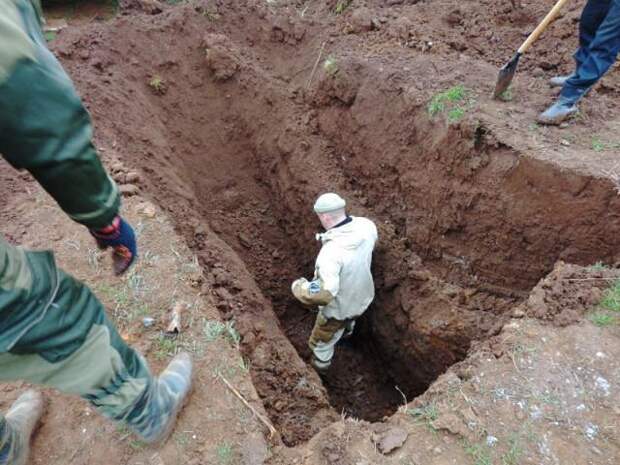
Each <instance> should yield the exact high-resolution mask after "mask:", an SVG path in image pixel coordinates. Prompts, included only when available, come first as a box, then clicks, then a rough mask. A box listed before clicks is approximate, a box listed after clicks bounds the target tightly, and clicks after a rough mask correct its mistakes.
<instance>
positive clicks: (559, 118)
mask: <svg viewBox="0 0 620 465" xmlns="http://www.w3.org/2000/svg"><path fill="white" fill-rule="evenodd" d="M578 111H579V109H578V108H577V105H576V102H575V101H573V100H571V99H567V98H564V97H560V98H558V100H557V101H556V102H555V103H554V104H553V105H551V106H550V107H549V108H547V109H546V110H545V111H544V112H543V113H541V114H540V115H538V119H537V121H538V122H539V123H541V124H551V125H558V124H560V123H561V122H563V121H565V120H566V119H568V118H570V117H571V116H573V115H574V114H576V113H577V112H578Z"/></svg>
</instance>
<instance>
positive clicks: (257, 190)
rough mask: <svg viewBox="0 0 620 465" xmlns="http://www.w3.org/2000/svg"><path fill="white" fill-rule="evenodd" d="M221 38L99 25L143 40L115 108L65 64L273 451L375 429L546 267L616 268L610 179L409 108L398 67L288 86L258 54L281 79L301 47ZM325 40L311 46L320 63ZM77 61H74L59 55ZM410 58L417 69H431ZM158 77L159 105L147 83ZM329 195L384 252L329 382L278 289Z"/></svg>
mask: <svg viewBox="0 0 620 465" xmlns="http://www.w3.org/2000/svg"><path fill="white" fill-rule="evenodd" d="M252 17H253V16H252ZM200 21H202V22H200ZM213 27H214V26H213V25H212V24H211V23H209V22H208V20H207V19H204V18H201V17H199V18H198V19H196V15H195V11H194V10H193V9H190V8H186V9H181V8H180V9H177V10H175V12H173V13H171V14H170V15H169V16H166V17H157V16H156V17H148V18H138V19H136V20H135V21H134V22H133V23H132V22H127V21H125V22H118V23H117V24H115V25H114V28H112V29H111V30H105V31H104V30H103V28H102V29H101V30H100V31H97V32H95V33H94V36H93V37H95V38H94V41H95V42H100V43H105V44H106V47H107V48H108V49H110V50H112V51H113V52H114V53H116V54H118V55H119V56H122V51H123V50H125V49H126V48H127V43H126V41H125V39H124V37H125V36H127V37H136V44H138V43H139V44H140V47H133V45H132V46H131V47H132V53H133V54H135V55H136V56H137V57H138V58H139V59H137V58H136V59H134V60H133V61H132V62H131V63H130V64H129V65H128V66H126V67H125V66H124V67H118V68H114V73H116V74H115V75H114V76H115V77H114V79H115V81H118V82H122V83H123V86H122V87H120V88H119V91H118V95H116V94H115V93H114V92H110V90H109V88H108V87H107V85H108V84H109V82H111V81H109V80H107V81H106V80H103V81H102V82H99V81H98V80H96V79H93V78H92V75H91V74H92V72H93V71H90V68H88V67H89V66H90V64H88V63H86V64H85V65H84V66H82V65H80V64H79V63H78V64H76V63H75V62H70V63H69V64H70V65H71V66H72V71H73V76H74V77H75V78H76V79H77V80H78V82H80V83H81V86H82V87H83V88H85V89H87V90H88V94H89V95H87V97H88V99H89V104H90V108H91V111H92V112H93V114H94V116H95V119H96V121H99V127H100V128H101V127H102V126H105V125H106V124H108V125H109V126H108V127H104V128H103V129H100V130H102V131H103V132H104V133H106V135H107V137H108V139H109V140H118V142H119V143H120V146H121V147H126V148H127V150H128V155H127V161H128V162H129V163H130V164H133V165H135V166H136V167H139V168H141V169H142V171H143V172H144V173H145V174H146V177H147V188H148V191H149V193H150V194H151V195H152V196H153V197H154V199H155V200H156V201H157V202H158V203H159V204H160V205H161V206H162V207H164V208H165V209H167V210H168V212H169V216H170V217H171V218H173V221H174V222H175V224H176V226H177V228H178V230H179V231H180V232H181V233H182V234H183V235H184V237H185V238H186V240H187V242H188V245H189V246H190V247H191V248H192V249H193V250H194V251H195V253H196V254H197V256H198V258H199V260H200V263H201V264H202V266H203V268H204V271H205V277H206V280H207V282H206V287H205V291H206V292H210V293H212V294H213V297H214V302H215V304H216V305H217V307H218V309H219V310H220V312H221V313H222V315H223V317H224V318H226V319H233V320H235V322H236V324H237V328H238V330H239V332H240V333H241V336H242V344H241V348H242V351H243V353H244V356H245V357H246V358H247V359H248V360H249V362H250V366H251V375H252V378H253V382H254V385H255V387H256V390H257V392H258V393H259V395H260V397H261V399H262V401H263V404H264V406H265V409H266V411H267V412H268V414H269V416H270V418H271V420H272V422H273V423H274V425H275V426H276V427H277V428H278V430H279V431H280V432H281V434H282V439H283V441H284V442H285V444H287V445H295V444H298V443H300V442H303V441H305V440H308V439H309V438H310V437H311V436H312V435H313V434H315V433H316V432H317V431H319V430H320V429H321V428H322V427H324V426H326V425H327V424H329V423H330V422H332V421H334V420H335V419H337V418H338V417H339V415H340V413H341V412H342V411H345V412H346V413H347V414H349V415H353V416H355V417H358V418H363V419H366V420H370V421H377V420H380V419H381V418H383V417H384V416H385V415H389V414H391V413H393V412H394V411H395V410H396V408H397V407H398V406H399V405H400V404H402V402H403V401H404V398H406V399H407V400H408V401H411V400H412V399H413V398H414V397H415V396H417V395H419V394H421V393H422V392H424V390H425V389H426V388H427V387H428V386H429V385H430V384H431V383H432V382H433V381H434V380H435V379H436V378H437V377H438V376H439V375H440V374H441V373H443V372H445V370H446V369H447V368H449V367H450V366H451V365H453V364H454V363H456V362H458V361H460V360H463V359H464V358H465V356H466V354H467V351H468V350H469V348H470V345H471V343H472V341H475V340H479V339H484V338H486V337H488V336H489V335H492V334H494V333H496V332H497V331H499V329H500V328H501V326H502V324H503V323H504V322H505V321H506V320H507V318H508V314H509V312H510V310H511V309H512V308H514V306H515V305H517V304H518V303H519V302H520V301H522V299H523V298H525V297H526V296H527V293H528V291H529V290H530V289H531V288H532V287H533V286H534V285H535V283H536V282H537V281H538V280H539V279H540V278H541V277H542V276H544V275H545V274H546V272H548V271H549V270H550V269H551V267H552V266H553V263H554V262H555V261H556V260H557V259H558V258H562V259H566V260H570V261H572V262H575V263H580V264H589V263H594V262H595V261H597V260H606V261H611V260H612V259H613V257H614V253H615V249H614V242H613V241H612V240H611V238H613V237H616V234H615V231H617V230H618V222H619V221H620V220H619V219H618V218H616V217H614V216H613V211H615V210H617V208H618V205H617V196H616V195H615V191H614V189H613V186H612V185H611V184H610V183H609V182H607V181H605V180H600V179H592V178H591V177H588V176H582V175H579V174H577V173H572V172H567V171H564V170H561V169H560V168H559V167H557V166H554V165H552V164H547V163H542V162H539V161H537V160H534V159H532V158H529V157H527V156H523V155H521V154H519V153H517V152H516V151H515V150H513V149H511V148H509V147H506V146H504V145H502V144H501V143H500V142H498V141H497V140H494V139H493V136H492V134H489V133H488V131H487V130H486V129H485V128H484V127H483V126H480V125H479V124H473V123H472V124H469V123H467V122H466V121H464V122H462V123H461V124H459V125H457V126H446V125H445V124H444V123H443V122H435V121H431V120H430V119H429V117H428V114H427V112H426V108H425V106H424V105H422V106H420V105H418V104H416V103H415V102H416V101H417V100H421V101H427V100H428V95H427V94H424V93H423V92H420V95H415V96H413V97H412V96H405V97H407V98H405V97H403V95H402V92H401V91H400V90H399V89H400V87H399V88H397V89H396V90H395V89H393V88H392V87H390V86H396V85H397V84H393V83H392V81H389V80H385V79H384V76H385V75H386V74H387V75H396V73H399V72H400V71H399V70H400V69H401V68H402V66H401V65H402V64H399V63H396V62H395V63H394V64H393V65H389V64H387V63H385V62H382V61H380V60H378V61H377V62H374V61H373V60H372V59H357V58H355V57H354V54H351V55H352V57H349V58H347V57H338V60H339V61H338V64H339V73H338V75H337V76H336V77H334V76H331V75H329V74H326V73H323V72H321V71H319V73H317V76H316V78H315V80H314V83H313V86H312V88H311V89H307V90H306V92H299V86H298V87H297V90H295V89H294V86H292V85H289V81H286V80H283V79H281V77H280V76H276V74H278V73H277V71H275V70H273V69H271V68H269V67H267V68H265V67H264V66H262V65H261V64H260V63H261V60H262V61H263V62H264V61H266V60H264V59H261V58H260V57H257V54H259V53H262V52H264V53H265V54H266V56H268V57H273V56H278V57H279V58H280V60H281V62H282V63H283V64H284V65H283V71H282V73H287V72H289V71H288V68H289V67H290V66H293V64H295V66H296V67H297V68H300V69H301V68H303V66H306V65H307V63H305V62H303V63H302V62H296V61H295V60H296V59H297V57H298V56H301V55H302V53H301V52H300V51H299V50H297V49H294V48H287V47H286V46H284V45H282V44H278V45H274V43H273V41H272V38H267V39H265V40H263V39H261V37H262V36H260V35H259V34H258V33H256V36H255V37H252V41H251V43H252V47H251V48H250V47H244V46H243V45H237V44H234V43H232V42H230V41H227V40H224V39H222V37H220V36H217V37H216V38H209V37H208V38H207V39H206V40H205V41H204V42H203V37H204V34H205V28H207V29H208V28H213ZM179 28H180V29H181V30H182V33H180V32H179V31H180V29H179ZM244 30H245V29H244ZM278 31H279V32H278V34H281V33H282V31H281V30H280V29H278ZM247 34H248V36H251V35H252V31H251V30H248V32H247ZM276 38H277V40H280V35H277V36H276ZM168 39H170V40H168ZM69 42H70V38H69V39H68V40H67V41H66V43H69ZM73 43H74V44H77V45H75V46H76V47H80V46H82V45H81V43H80V42H77V41H75V42H73ZM162 43H167V44H168V45H167V47H168V48H167V49H166V50H167V52H166V54H165V57H163V58H162V54H161V44H162ZM205 43H207V44H216V45H217V44H222V43H223V45H217V46H219V47H221V50H220V52H221V53H220V54H219V55H213V56H214V57H220V58H221V59H222V62H221V63H217V62H210V63H208V64H207V65H205V52H204V46H205V45H204V44H205ZM239 43H243V41H242V40H240V41H239ZM196 44H202V45H201V46H200V47H198V46H196ZM317 44H318V42H317ZM317 44H311V46H310V45H307V47H308V50H312V51H313V52H312V55H313V56H314V51H315V50H316V49H317ZM85 47H87V46H85ZM214 47H215V45H214ZM261 47H264V50H262V52H261ZM222 50H223V51H222ZM72 54H74V55H78V54H79V48H78V49H77V50H75V51H73V50H70V49H69V50H64V56H68V57H70V56H72ZM93 55H94V58H92V60H95V65H97V64H99V65H100V64H101V61H100V59H99V58H98V56H97V54H96V53H93ZM79 56H86V57H87V58H84V60H87V59H88V60H90V59H91V58H88V57H90V55H86V54H80V55H79ZM230 57H232V58H233V59H234V60H231V59H229V58H230ZM417 59H418V58H416V57H410V61H411V63H409V65H410V67H411V69H420V70H423V69H427V68H428V63H426V62H425V61H424V60H426V58H425V57H420V58H419V59H420V63H416V62H415V61H416V60H417ZM267 61H269V60H267ZM287 62H290V63H287ZM233 65H234V66H233ZM390 66H391V68H390ZM227 67H228V68H227ZM206 68H209V69H206ZM94 69H95V70H98V71H95V72H99V71H101V69H103V68H101V66H94ZM154 72H157V73H161V75H162V76H163V78H164V79H165V82H167V83H168V87H167V88H166V91H165V92H159V93H158V92H153V89H150V88H149V87H148V86H145V84H144V83H145V82H149V79H151V78H152V75H153V73H154ZM218 72H222V73H223V75H224V79H222V78H216V75H217V73H218ZM229 74H230V75H229ZM110 75H111V74H110ZM444 78H445V79H446V80H447V82H446V83H445V84H446V87H447V86H448V85H449V82H450V79H451V77H450V76H449V75H446V76H445V77H444ZM106 79H107V78H106ZM403 79H409V80H411V79H415V76H409V75H407V76H403ZM397 81H398V80H394V82H396V83H397ZM300 85H303V86H306V82H305V80H304V81H303V83H301V84H300ZM292 87H293V91H292V90H291V88H292ZM233 96H234V98H233ZM128 100H129V101H131V102H132V105H126V102H127V101H128ZM412 102H413V103H412ZM131 121H138V122H145V124H143V125H140V126H139V127H138V126H135V125H134V126H133V127H132V126H131V125H129V124H127V122H131ZM106 122H109V123H106ZM325 191H337V192H339V193H341V194H342V195H343V196H344V197H346V198H347V199H348V201H349V204H350V207H351V208H350V213H352V214H354V215H360V216H367V217H369V218H371V219H373V220H374V221H375V222H376V223H377V225H378V228H379V234H380V242H379V244H378V247H377V249H376V250H375V254H374V258H373V275H374V277H375V284H376V298H375V301H374V302H373V304H372V305H371V307H370V308H369V310H368V311H367V312H366V314H365V315H364V316H363V317H362V318H361V319H360V321H359V325H358V327H357V328H356V334H355V336H354V338H353V339H352V340H351V341H350V342H347V343H343V344H340V345H339V346H338V347H337V350H336V355H335V358H334V362H333V364H332V367H331V369H330V372H329V374H328V375H327V376H326V378H325V379H324V380H321V379H320V378H319V377H318V375H317V374H316V373H315V372H314V371H313V370H312V368H311V367H310V366H309V364H308V363H307V362H308V361H309V355H310V353H309V349H308V348H307V345H306V344H307V339H308V336H309V334H310V331H311V329H312V325H313V321H314V314H313V313H311V312H308V310H307V309H305V308H303V307H302V306H301V305H299V304H298V303H297V302H296V301H295V300H294V299H293V298H292V296H291V295H290V283H291V282H292V281H293V280H294V279H296V278H298V277H300V276H306V277H310V276H311V275H312V273H313V262H314V259H315V257H316V254H317V253H318V250H319V244H318V243H317V242H316V241H315V240H314V233H316V232H317V231H318V228H319V224H318V221H317V219H316V217H315V215H314V214H313V213H312V211H311V205H312V203H313V201H314V199H315V198H316V196H317V195H318V194H320V193H321V192H325ZM397 387H398V389H397Z"/></svg>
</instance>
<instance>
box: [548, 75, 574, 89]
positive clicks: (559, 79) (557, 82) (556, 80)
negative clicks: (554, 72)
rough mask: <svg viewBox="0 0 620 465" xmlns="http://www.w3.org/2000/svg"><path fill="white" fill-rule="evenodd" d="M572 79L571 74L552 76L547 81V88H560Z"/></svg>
mask: <svg viewBox="0 0 620 465" xmlns="http://www.w3.org/2000/svg"><path fill="white" fill-rule="evenodd" d="M572 77H573V75H572V74H567V75H566V76H554V77H552V78H551V79H549V86H551V87H562V86H563V85H564V84H566V81H568V80H569V79H570V78H572Z"/></svg>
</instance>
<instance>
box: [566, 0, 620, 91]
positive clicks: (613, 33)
mask: <svg viewBox="0 0 620 465" xmlns="http://www.w3.org/2000/svg"><path fill="white" fill-rule="evenodd" d="M618 52H620V0H612V1H611V5H610V7H609V11H608V12H607V15H606V16H605V18H604V19H603V21H602V22H601V24H600V25H599V27H598V29H597V30H596V34H595V36H594V38H593V39H592V41H591V43H590V45H589V47H588V54H587V57H586V58H585V60H584V61H583V62H582V63H581V64H580V66H578V67H577V70H576V72H575V75H573V76H572V77H571V78H570V79H569V80H568V81H566V84H564V87H563V88H562V92H561V94H560V96H561V98H564V99H567V100H570V101H572V102H574V103H576V102H577V101H578V100H579V99H580V98H581V97H582V96H583V95H584V94H585V93H586V91H587V90H588V89H590V88H591V87H592V86H593V85H594V84H596V83H597V82H598V80H599V79H600V78H601V77H603V75H604V74H605V73H606V72H607V71H608V70H609V68H611V66H612V65H613V64H614V63H615V61H616V58H617V56H618Z"/></svg>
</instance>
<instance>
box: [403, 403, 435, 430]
mask: <svg viewBox="0 0 620 465" xmlns="http://www.w3.org/2000/svg"><path fill="white" fill-rule="evenodd" d="M407 413H408V414H409V415H411V416H412V417H413V418H414V419H415V420H416V421H417V422H419V423H425V424H426V426H427V427H428V428H429V429H431V430H434V429H435V428H433V426H432V424H431V423H432V422H434V421H435V420H437V418H439V410H437V406H436V405H435V404H432V403H431V404H427V405H425V406H423V407H416V408H412V409H410V410H407Z"/></svg>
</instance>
